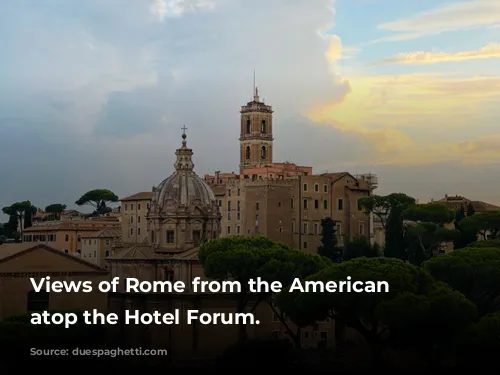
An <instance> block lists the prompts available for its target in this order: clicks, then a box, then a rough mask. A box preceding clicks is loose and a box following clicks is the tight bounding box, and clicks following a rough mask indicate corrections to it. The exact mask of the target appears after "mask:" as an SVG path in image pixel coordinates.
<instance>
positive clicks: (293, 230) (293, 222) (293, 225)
mask: <svg viewBox="0 0 500 375" xmlns="http://www.w3.org/2000/svg"><path fill="white" fill-rule="evenodd" d="M292 233H295V221H292Z"/></svg>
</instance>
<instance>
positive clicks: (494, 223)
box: [460, 211, 500, 239]
mask: <svg viewBox="0 0 500 375" xmlns="http://www.w3.org/2000/svg"><path fill="white" fill-rule="evenodd" d="M460 226H461V227H462V228H464V230H469V231H473V232H475V233H479V234H481V235H482V236H483V237H485V236H486V232H487V231H489V232H490V235H491V238H492V239H495V238H496V237H497V234H498V232H499V231H500V211H485V212H477V213H475V214H474V215H471V216H468V217H467V218H465V219H463V220H462V221H461V222H460Z"/></svg>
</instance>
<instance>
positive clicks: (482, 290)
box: [423, 248, 500, 315]
mask: <svg viewBox="0 0 500 375" xmlns="http://www.w3.org/2000/svg"><path fill="white" fill-rule="evenodd" d="M423 267H424V269H425V270H427V271H428V272H429V273H430V274H431V275H432V276H434V277H435V278H436V279H438V280H441V281H443V282H445V283H447V284H448V285H450V286H451V287H452V288H453V289H455V290H458V291H460V292H461V293H463V294H464V295H465V296H466V297H467V298H468V299H469V300H470V301H472V302H473V303H474V304H475V305H476V306H477V308H478V311H479V314H480V315H484V314H486V313H488V312H492V311H495V310H497V309H498V308H500V304H499V297H500V248H464V249H461V250H458V251H452V252H449V253H447V254H445V255H442V256H440V257H436V258H433V259H431V260H429V261H427V262H425V263H424V264H423Z"/></svg>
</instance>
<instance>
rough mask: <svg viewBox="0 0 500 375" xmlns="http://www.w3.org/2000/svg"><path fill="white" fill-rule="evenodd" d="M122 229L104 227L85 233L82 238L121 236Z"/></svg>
mask: <svg viewBox="0 0 500 375" xmlns="http://www.w3.org/2000/svg"><path fill="white" fill-rule="evenodd" d="M121 235H122V231H121V229H120V228H104V229H102V230H98V231H95V232H91V233H85V234H84V235H82V238H116V237H121Z"/></svg>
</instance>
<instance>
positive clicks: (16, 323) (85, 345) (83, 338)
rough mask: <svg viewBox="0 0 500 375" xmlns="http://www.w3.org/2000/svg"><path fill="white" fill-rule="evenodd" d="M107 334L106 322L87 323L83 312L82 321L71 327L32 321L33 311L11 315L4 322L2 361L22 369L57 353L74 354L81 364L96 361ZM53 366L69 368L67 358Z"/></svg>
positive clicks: (0, 330)
mask: <svg viewBox="0 0 500 375" xmlns="http://www.w3.org/2000/svg"><path fill="white" fill-rule="evenodd" d="M53 312H75V311H52V313H53ZM75 313H78V312H75ZM104 334H105V331H104V326H100V325H86V324H84V322H83V318H82V317H81V316H80V317H79V322H78V323H77V324H75V325H73V326H71V327H69V328H64V326H62V325H32V324H31V316H30V314H26V315H21V316H14V317H10V318H7V319H4V320H3V321H1V322H0V342H2V343H5V345H3V346H2V364H3V365H4V366H6V367H10V366H13V367H12V368H14V367H15V368H16V369H18V370H20V369H23V368H25V367H30V366H40V363H46V361H47V359H48V358H55V357H54V356H57V357H60V358H71V359H72V361H75V363H79V366H84V364H85V363H92V364H94V363H95V362H96V360H99V359H100V356H101V351H102V349H103V346H104V343H105V335H104ZM20 353H23V357H24V358H26V359H27V360H26V361H22V360H21V361H20V360H19V354H20ZM58 362H59V363H58ZM51 366H55V367H57V366H60V367H61V368H60V369H67V368H65V367H66V366H67V363H66V362H65V361H62V362H61V361H52V362H51ZM42 367H43V366H42Z"/></svg>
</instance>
